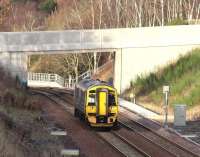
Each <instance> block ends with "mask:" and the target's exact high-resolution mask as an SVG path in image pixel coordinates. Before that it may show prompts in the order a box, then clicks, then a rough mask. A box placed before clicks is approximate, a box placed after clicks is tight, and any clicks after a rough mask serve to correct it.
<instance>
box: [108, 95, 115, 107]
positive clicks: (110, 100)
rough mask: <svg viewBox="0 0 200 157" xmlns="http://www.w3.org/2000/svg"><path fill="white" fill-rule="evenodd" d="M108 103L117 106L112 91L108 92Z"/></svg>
mask: <svg viewBox="0 0 200 157" xmlns="http://www.w3.org/2000/svg"><path fill="white" fill-rule="evenodd" d="M108 105H109V106H116V101H115V95H114V94H112V93H109V94H108Z"/></svg>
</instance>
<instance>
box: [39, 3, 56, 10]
mask: <svg viewBox="0 0 200 157" xmlns="http://www.w3.org/2000/svg"><path fill="white" fill-rule="evenodd" d="M56 7H57V3H56V2H55V0H45V1H44V2H41V3H40V5H39V8H40V9H41V10H43V11H46V12H48V13H51V12H53V11H55V9H56Z"/></svg>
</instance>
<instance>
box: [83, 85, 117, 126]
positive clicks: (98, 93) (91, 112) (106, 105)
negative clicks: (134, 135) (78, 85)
mask: <svg viewBox="0 0 200 157" xmlns="http://www.w3.org/2000/svg"><path fill="white" fill-rule="evenodd" d="M86 98H87V99H86V108H85V110H86V111H85V113H86V114H85V116H86V120H87V121H88V122H89V124H90V125H91V126H94V127H112V126H113V125H116V124H117V117H118V110H119V109H118V101H117V100H118V99H117V91H116V89H114V88H112V87H110V86H94V87H92V88H89V89H88V90H87V96H86Z"/></svg>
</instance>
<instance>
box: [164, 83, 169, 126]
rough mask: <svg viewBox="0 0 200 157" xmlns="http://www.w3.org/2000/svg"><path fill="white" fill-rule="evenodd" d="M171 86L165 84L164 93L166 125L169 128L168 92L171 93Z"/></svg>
mask: <svg viewBox="0 0 200 157" xmlns="http://www.w3.org/2000/svg"><path fill="white" fill-rule="evenodd" d="M169 91H170V89H169V86H163V94H164V116H165V117H164V127H165V128H168V124H167V123H168V94H169Z"/></svg>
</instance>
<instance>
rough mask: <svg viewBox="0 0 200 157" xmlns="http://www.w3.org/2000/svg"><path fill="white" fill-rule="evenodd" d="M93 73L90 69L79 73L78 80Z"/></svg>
mask: <svg viewBox="0 0 200 157" xmlns="http://www.w3.org/2000/svg"><path fill="white" fill-rule="evenodd" d="M91 75H92V71H90V70H88V71H86V72H84V73H82V74H81V75H79V77H78V81H80V80H83V79H86V78H90V77H91Z"/></svg>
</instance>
